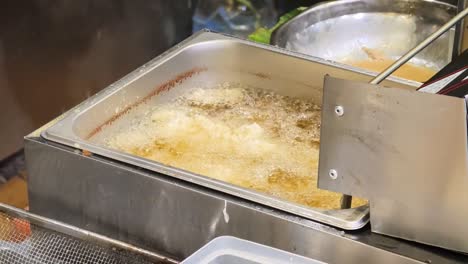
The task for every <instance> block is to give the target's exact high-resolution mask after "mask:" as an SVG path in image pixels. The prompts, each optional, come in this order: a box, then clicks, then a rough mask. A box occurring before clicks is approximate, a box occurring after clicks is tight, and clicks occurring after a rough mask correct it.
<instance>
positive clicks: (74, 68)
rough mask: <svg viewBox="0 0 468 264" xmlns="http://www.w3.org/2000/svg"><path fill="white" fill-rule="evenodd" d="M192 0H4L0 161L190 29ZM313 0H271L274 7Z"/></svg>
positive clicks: (0, 14) (1, 10)
mask: <svg viewBox="0 0 468 264" xmlns="http://www.w3.org/2000/svg"><path fill="white" fill-rule="evenodd" d="M219 1H225V0H219ZM226 1H227V0H226ZM272 1H273V0H272ZM197 2H198V1H196V0H173V1H165V0H76V1H71V0H17V1H3V2H2V7H1V8H0V110H1V111H0V168H1V161H2V160H5V159H6V158H7V157H9V156H12V155H13V156H14V153H16V152H17V151H18V150H20V149H21V148H22V138H23V136H25V135H26V134H28V133H29V132H31V131H33V130H34V129H36V128H38V127H40V126H41V125H43V124H45V123H46V122H48V121H50V120H51V119H53V118H54V117H57V116H58V115H60V114H61V113H63V112H64V111H66V110H67V109H69V108H71V107H72V106H74V105H76V104H78V103H79V102H81V101H83V100H84V99H85V98H86V97H89V96H90V95H92V94H94V93H96V92H97V91H99V90H101V89H102V88H104V87H106V86H107V85H109V84H110V83H112V82H114V81H116V80H118V79H119V78H121V77H122V76H123V75H125V74H126V73H128V72H130V71H132V70H133V69H135V68H136V67H138V66H140V65H141V64H143V63H145V62H146V61H148V60H150V59H151V58H153V57H155V56H157V55H158V54H160V53H161V52H163V51H165V50H167V49H168V48H169V47H171V46H172V45H174V44H175V43H177V42H179V41H181V40H183V39H185V38H186V37H188V36H189V35H191V33H192V16H193V14H194V10H195V7H196V6H197ZM318 2H320V1H317V0H315V1H314V0H276V1H274V8H275V15H277V16H279V15H281V14H283V13H285V12H286V11H288V10H291V9H293V8H295V7H298V6H310V5H312V4H316V3H318ZM450 2H452V3H454V2H456V0H454V1H450ZM0 174H1V169H0ZM0 176H1V175H0Z"/></svg>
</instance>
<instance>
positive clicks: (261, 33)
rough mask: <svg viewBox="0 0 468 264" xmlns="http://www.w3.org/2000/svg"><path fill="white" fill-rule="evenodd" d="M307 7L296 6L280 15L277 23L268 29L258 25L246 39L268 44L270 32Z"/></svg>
mask: <svg viewBox="0 0 468 264" xmlns="http://www.w3.org/2000/svg"><path fill="white" fill-rule="evenodd" d="M306 9H307V7H298V8H296V9H294V10H292V11H289V12H288V13H286V14H284V15H282V16H281V17H280V19H279V20H278V23H276V25H275V26H274V27H272V28H270V29H267V28H264V27H260V28H258V29H257V30H255V32H253V33H252V34H250V35H249V37H248V39H250V40H252V41H255V42H259V43H264V44H270V38H271V33H273V31H274V30H275V29H277V28H279V27H280V26H282V25H283V24H284V23H286V22H288V21H289V20H291V19H292V18H293V17H295V16H297V15H299V14H300V13H302V12H303V11H304V10H306Z"/></svg>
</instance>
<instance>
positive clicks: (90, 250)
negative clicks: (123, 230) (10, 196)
mask: <svg viewBox="0 0 468 264" xmlns="http://www.w3.org/2000/svg"><path fill="white" fill-rule="evenodd" d="M0 263H1V264H24V263H32V264H49V263H50V264H52V263H53V264H81V263H95V264H120V263H139V264H140V263H141V264H147V263H177V262H176V261H174V260H172V259H169V258H166V257H165V256H162V255H159V254H156V253H153V252H150V251H147V250H144V249H140V248H137V247H134V246H132V245H129V244H126V243H123V242H121V241H117V240H113V239H110V238H108V237H105V236H101V235H98V234H95V233H92V232H88V231H85V230H83V229H79V228H76V227H73V226H70V225H66V224H63V223H60V222H57V221H54V220H50V219H47V218H44V217H41V216H37V215H34V214H31V213H29V212H26V211H23V210H20V209H17V208H13V207H10V206H7V205H4V204H0Z"/></svg>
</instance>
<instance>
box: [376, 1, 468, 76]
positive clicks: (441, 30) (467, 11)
mask: <svg viewBox="0 0 468 264" xmlns="http://www.w3.org/2000/svg"><path fill="white" fill-rule="evenodd" d="M466 15H468V8H465V10H463V11H462V12H460V13H458V15H456V16H455V17H453V18H452V19H451V20H450V21H449V22H447V23H446V24H444V25H443V26H442V27H440V28H439V29H438V30H437V31H436V32H434V33H432V34H431V35H430V36H429V37H427V38H426V39H425V40H424V41H423V42H421V43H419V44H418V45H417V46H416V47H414V48H413V49H412V50H410V51H408V53H406V54H405V55H403V56H402V57H401V58H400V59H398V60H397V61H395V63H393V64H392V65H390V67H388V68H387V69H385V70H384V71H383V72H381V73H380V74H379V75H377V76H376V77H375V78H374V79H373V80H372V81H370V82H369V83H371V84H379V83H380V82H381V81H383V80H385V78H387V77H388V76H389V75H391V74H392V73H393V72H394V71H396V70H397V69H398V68H400V66H401V65H403V64H405V63H406V62H407V61H409V60H410V59H411V58H412V57H413V56H414V55H416V54H417V53H418V52H420V51H421V50H423V49H424V48H425V47H427V46H428V45H429V44H431V43H432V42H433V41H434V40H436V39H437V38H438V37H439V36H441V35H442V34H444V33H445V31H447V30H449V29H450V28H451V27H452V26H453V25H455V24H456V23H457V22H458V21H460V20H461V19H463V18H464V17H465V16H466Z"/></svg>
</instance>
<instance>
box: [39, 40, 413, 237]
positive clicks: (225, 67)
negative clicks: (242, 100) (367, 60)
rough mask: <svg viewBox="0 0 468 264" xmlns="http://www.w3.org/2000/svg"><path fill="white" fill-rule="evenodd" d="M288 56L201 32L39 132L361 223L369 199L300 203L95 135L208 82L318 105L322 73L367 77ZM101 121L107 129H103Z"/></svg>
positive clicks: (327, 219) (343, 224) (330, 219)
mask: <svg viewBox="0 0 468 264" xmlns="http://www.w3.org/2000/svg"><path fill="white" fill-rule="evenodd" d="M291 55H292V54H291V53H288V52H285V51H282V50H279V49H276V48H272V47H268V46H260V45H257V44H254V43H251V42H247V41H242V40H238V39H234V38H231V37H227V36H223V35H219V34H214V33H211V32H202V33H199V34H197V35H195V36H194V37H192V38H190V39H188V40H187V41H185V42H183V43H181V44H180V45H178V46H177V47H175V48H174V49H172V50H170V51H168V52H167V53H165V54H163V55H162V56H160V57H158V58H156V59H154V60H152V61H150V62H149V63H147V64H145V65H143V66H142V67H140V68H139V69H137V70H136V71H134V72H133V73H131V74H129V75H128V76H126V77H125V78H123V79H122V80H120V81H119V82H117V83H115V84H113V85H111V86H110V87H108V88H107V89H105V90H103V91H102V92H100V93H99V94H97V95H95V96H94V97H91V98H89V99H88V100H86V101H85V102H83V103H82V104H80V105H78V106H77V107H75V108H74V109H73V110H71V111H70V113H69V114H68V115H66V116H65V117H64V118H63V119H62V120H60V121H58V122H57V123H56V124H54V125H53V126H52V127H50V128H48V129H47V130H46V131H45V132H44V133H43V134H42V136H43V137H44V138H46V139H48V140H51V141H55V142H58V143H62V144H65V145H68V146H71V147H74V148H77V149H83V150H86V151H89V152H91V153H95V154H99V155H102V156H105V157H108V158H111V159H114V160H118V161H122V162H125V163H128V164H132V165H136V166H139V167H142V168H145V169H149V170H152V171H155V172H158V173H161V174H165V175H170V176H172V177H175V178H178V179H182V180H184V181H188V182H192V183H195V184H197V185H201V186H204V187H208V188H211V189H215V190H218V191H221V192H224V193H228V194H231V195H235V196H238V197H241V198H244V199H247V200H250V201H253V202H256V203H259V204H263V205H267V206H270V207H273V208H276V209H280V210H283V211H286V212H289V213H293V214H296V215H299V216H302V217H305V218H308V219H312V220H316V221H319V222H322V223H326V224H330V225H333V226H336V227H340V228H343V229H350V230H351V229H359V228H361V227H363V226H364V225H365V224H366V223H367V222H368V219H369V208H368V206H362V207H358V208H353V209H346V210H328V211H325V210H322V209H317V208H310V207H305V206H301V205H298V204H294V203H291V202H288V201H285V200H281V199H279V198H275V197H273V196H269V195H266V194H262V193H259V192H255V191H252V190H250V189H246V188H242V187H238V186H235V185H232V184H228V183H225V182H221V181H218V180H214V179H212V178H208V177H204V176H201V175H197V174H194V173H190V172H187V171H184V170H180V169H177V168H173V167H169V166H165V165H163V164H161V163H158V162H154V161H150V160H147V159H144V158H141V157H137V156H134V155H131V154H127V153H123V152H119V151H116V150H112V149H109V148H106V147H105V146H103V144H102V142H100V134H102V133H112V131H114V130H115V129H118V128H119V127H121V126H127V125H128V124H129V121H130V120H132V119H133V118H138V115H139V114H140V113H141V111H144V109H145V107H147V106H148V105H154V104H157V103H158V102H165V101H167V100H170V99H171V98H174V97H175V96H177V95H178V94H180V92H182V91H184V90H185V89H188V88H190V87H191V86H193V85H197V84H203V85H208V86H210V85H216V84H219V83H223V82H226V81H232V82H241V83H244V84H248V85H251V86H253V87H259V88H263V89H270V90H273V91H275V92H277V93H279V94H284V95H288V96H292V97H301V98H307V99H309V100H312V101H314V102H315V103H317V104H320V102H321V95H322V91H321V89H322V83H323V76H324V75H326V74H332V75H333V76H339V77H341V78H346V79H352V80H362V81H365V80H368V79H370V78H371V76H369V75H367V74H365V73H361V72H353V71H349V70H347V69H346V68H342V67H339V66H337V65H334V64H332V63H330V62H327V61H323V60H318V59H314V58H310V57H307V56H298V55H297V56H291ZM387 84H388V85H391V86H392V87H400V88H408V89H412V88H413V87H412V86H411V85H409V83H405V82H404V81H401V80H398V79H391V80H389V81H387ZM141 109H143V110H141ZM103 127H105V128H106V129H105V130H106V131H105V132H103V130H104V129H103Z"/></svg>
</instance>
